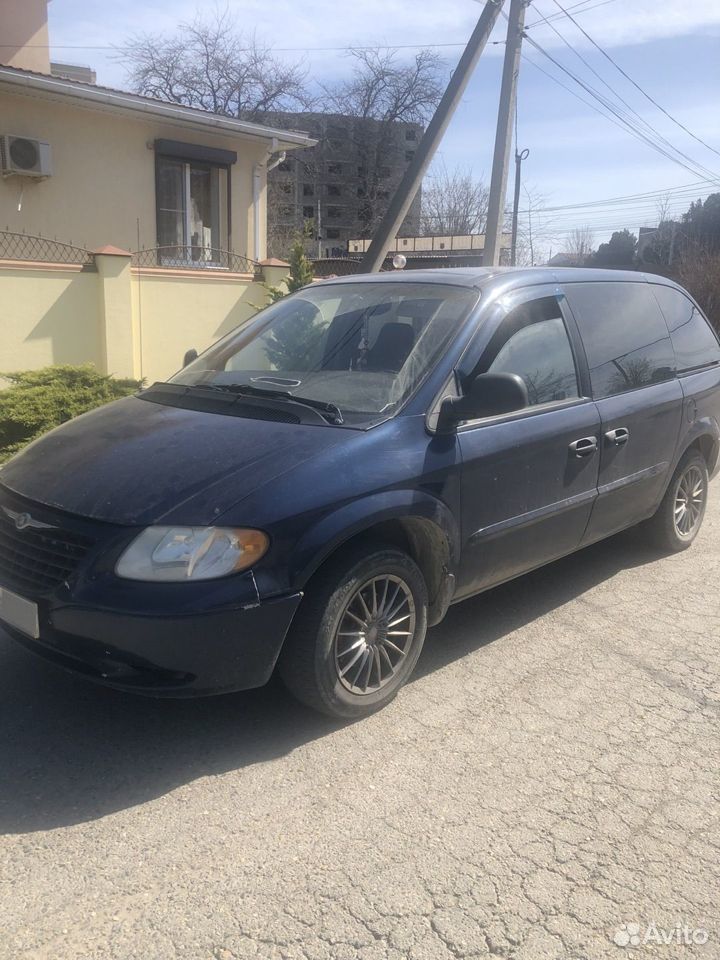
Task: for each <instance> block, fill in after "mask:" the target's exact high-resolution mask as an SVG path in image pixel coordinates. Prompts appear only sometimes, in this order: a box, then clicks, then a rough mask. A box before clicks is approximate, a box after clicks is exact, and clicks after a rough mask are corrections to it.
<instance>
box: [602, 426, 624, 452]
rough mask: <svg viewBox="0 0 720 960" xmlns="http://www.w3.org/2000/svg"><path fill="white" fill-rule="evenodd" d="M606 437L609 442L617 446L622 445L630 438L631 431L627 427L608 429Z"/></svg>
mask: <svg viewBox="0 0 720 960" xmlns="http://www.w3.org/2000/svg"><path fill="white" fill-rule="evenodd" d="M605 439H606V440H607V441H608V442H609V443H614V444H615V446H616V447H621V446H622V445H623V443H627V442H628V440H629V439H630V431H629V430H628V428H627V427H618V428H617V430H608V431H607V433H606V434H605Z"/></svg>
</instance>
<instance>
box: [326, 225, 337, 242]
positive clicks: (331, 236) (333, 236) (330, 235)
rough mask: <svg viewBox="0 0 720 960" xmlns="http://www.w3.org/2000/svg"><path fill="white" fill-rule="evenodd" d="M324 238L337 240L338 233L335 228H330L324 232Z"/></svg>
mask: <svg viewBox="0 0 720 960" xmlns="http://www.w3.org/2000/svg"><path fill="white" fill-rule="evenodd" d="M325 236H326V237H327V238H328V240H339V239H340V231H339V230H338V229H336V228H335V227H330V229H329V230H327V231H326V232H325Z"/></svg>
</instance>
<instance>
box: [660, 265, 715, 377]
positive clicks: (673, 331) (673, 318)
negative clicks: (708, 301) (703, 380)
mask: <svg viewBox="0 0 720 960" xmlns="http://www.w3.org/2000/svg"><path fill="white" fill-rule="evenodd" d="M652 291H653V293H654V294H655V296H656V297H657V301H658V303H659V304H660V309H661V310H662V312H663V314H664V315H665V320H666V321H667V325H668V327H669V329H670V337H671V338H672V342H673V346H674V347H675V357H676V359H677V366H678V373H682V372H683V371H685V370H696V369H697V368H698V367H705V366H708V365H709V364H711V363H720V344H718V341H717V338H716V336H715V334H714V333H713V332H712V330H711V329H710V327H709V325H708V323H707V321H706V319H705V317H704V316H703V315H702V314H701V313H700V311H699V310H698V308H697V307H696V306H695V304H694V303H693V302H692V300H690V299H689V298H688V297H686V296H685V294H684V293H681V292H680V291H679V290H676V289H675V288H674V287H665V286H662V287H661V286H660V285H659V284H655V283H654V284H652Z"/></svg>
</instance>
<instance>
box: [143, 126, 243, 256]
mask: <svg viewBox="0 0 720 960" xmlns="http://www.w3.org/2000/svg"><path fill="white" fill-rule="evenodd" d="M163 144H164V145H165V146H163ZM169 144H173V146H168V145H169ZM195 146H196V145H195V144H181V143H177V144H175V141H156V150H155V244H156V246H157V248H158V249H160V248H161V246H163V245H162V244H161V243H160V165H161V163H162V162H163V161H164V160H170V161H174V162H175V163H182V164H183V203H184V210H183V216H184V230H185V232H187V230H188V218H189V215H190V209H189V206H188V203H187V201H188V196H189V192H188V183H189V177H190V167H191V166H192V165H193V164H196V165H197V164H207V165H209V166H210V167H217V168H218V169H219V170H224V171H225V176H226V181H225V193H226V205H227V210H226V211H225V221H226V223H227V247H223V246H219V247H217V248H215V249H218V250H223V249H226V250H232V165H233V163H235V160H236V159H237V154H235V153H232V151H220V150H218V151H217V152H215V151H214V148H212V147H207V148H203V147H196V149H195V150H193V149H191V148H193V147H195ZM183 148H185V152H184V153H183ZM176 150H177V152H176ZM193 154H194V156H193ZM233 156H234V157H235V160H233V159H232V157H233ZM218 212H219V213H220V211H218ZM185 239H186V242H185V243H184V244H183V247H184V249H185V250H187V249H188V248H189V246H190V245H189V243H188V242H187V239H188V238H187V237H186V238H185ZM221 240H222V238H221ZM187 263H192V260H187Z"/></svg>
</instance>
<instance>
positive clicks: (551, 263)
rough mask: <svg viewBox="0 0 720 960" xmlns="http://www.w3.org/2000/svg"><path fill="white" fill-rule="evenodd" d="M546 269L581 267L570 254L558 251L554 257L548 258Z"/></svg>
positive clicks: (577, 260)
mask: <svg viewBox="0 0 720 960" xmlns="http://www.w3.org/2000/svg"><path fill="white" fill-rule="evenodd" d="M547 265H548V267H580V266H582V264H581V262H580V261H579V259H578V258H577V257H575V256H573V255H572V254H571V253H565V252H564V251H560V253H556V254H555V256H554V257H550V259H549V260H548V262H547Z"/></svg>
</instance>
